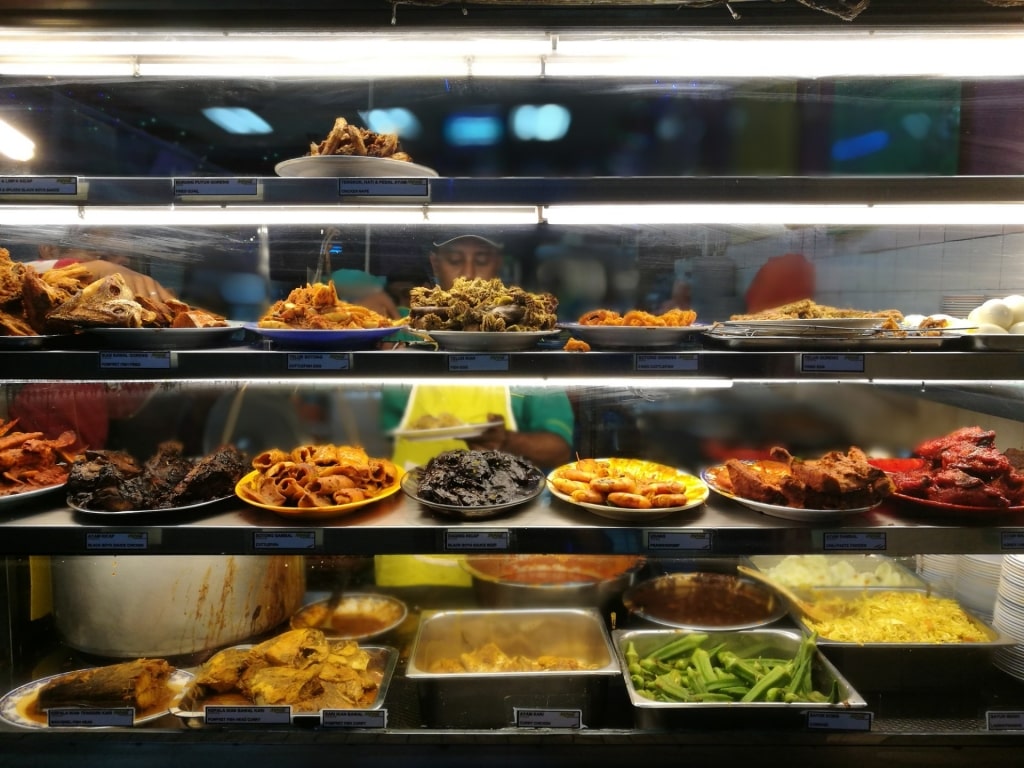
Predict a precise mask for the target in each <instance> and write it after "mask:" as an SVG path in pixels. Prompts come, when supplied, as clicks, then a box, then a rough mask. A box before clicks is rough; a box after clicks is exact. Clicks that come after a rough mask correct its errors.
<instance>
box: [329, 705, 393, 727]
mask: <svg viewBox="0 0 1024 768" xmlns="http://www.w3.org/2000/svg"><path fill="white" fill-rule="evenodd" d="M320 724H321V725H322V726H323V727H324V728H387V727H388V711H387V710H386V709H370V710H366V709H325V710H324V711H323V712H322V713H321V714H320Z"/></svg>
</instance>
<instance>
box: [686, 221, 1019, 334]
mask: <svg viewBox="0 0 1024 768" xmlns="http://www.w3.org/2000/svg"><path fill="white" fill-rule="evenodd" d="M783 253H802V254H804V256H806V257H807V258H808V259H810V260H811V261H812V262H813V264H814V266H815V272H816V277H817V293H816V295H815V297H814V298H815V300H816V301H818V302H819V303H822V304H828V305H831V306H838V307H854V308H857V309H888V308H895V309H899V310H901V311H902V312H903V313H904V314H911V313H920V314H931V313H935V312H948V313H950V314H956V315H959V314H961V313H959V312H956V311H952V310H954V309H956V308H958V307H967V309H970V308H971V307H973V306H976V305H977V304H979V303H981V301H983V300H984V299H986V298H991V297H1001V296H1006V295H1008V294H1011V293H1024V226H1007V227H987V228H971V227H961V226H957V227H939V226H929V227H886V228H877V229H863V228H849V229H834V228H824V227H806V228H800V229H780V230H779V231H778V232H777V233H775V234H774V235H771V236H767V237H762V238H759V239H753V240H748V241H747V242H743V243H731V244H730V245H729V246H728V247H727V248H726V249H725V254H724V256H725V258H726V259H727V260H728V261H729V262H730V263H731V264H732V265H734V266H735V269H736V283H737V287H736V295H737V297H742V296H743V294H744V292H745V291H746V288H747V286H748V285H749V284H750V281H751V280H753V278H754V275H755V274H756V273H757V271H758V269H760V268H761V266H762V265H763V264H764V262H765V261H766V260H767V259H769V258H770V257H772V256H777V255H779V254H783ZM697 269H698V270H699V269H700V266H698V267H697ZM963 314H966V311H964V312H963Z"/></svg>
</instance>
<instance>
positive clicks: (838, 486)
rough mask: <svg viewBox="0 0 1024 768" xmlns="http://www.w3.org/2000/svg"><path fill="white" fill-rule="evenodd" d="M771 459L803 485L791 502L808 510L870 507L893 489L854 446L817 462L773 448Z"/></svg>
mask: <svg viewBox="0 0 1024 768" xmlns="http://www.w3.org/2000/svg"><path fill="white" fill-rule="evenodd" d="M771 457H772V458H773V459H775V460H776V461H781V462H783V463H785V464H786V466H787V467H788V468H789V471H790V473H791V474H792V475H793V477H795V478H796V479H797V480H798V481H799V482H800V483H802V484H803V486H804V488H803V492H802V493H801V494H800V496H799V498H796V499H790V502H791V506H792V505H793V504H792V502H794V501H795V502H798V503H799V504H800V505H802V506H805V507H808V508H811V509H851V508H855V507H862V506H870V505H871V504H874V503H876V502H878V501H880V500H881V499H883V498H885V497H886V496H888V495H890V494H891V493H892V492H893V491H894V490H895V484H894V483H893V481H892V480H890V479H889V477H888V476H887V475H886V474H885V472H883V471H882V470H881V469H878V468H877V467H873V466H871V464H869V463H868V458H867V456H866V455H865V454H864V452H863V451H862V450H861V449H860V448H858V447H856V446H853V447H851V448H850V450H849V451H848V452H846V453H843V452H842V451H830V452H828V453H826V454H825V455H824V456H822V457H821V458H820V459H810V460H803V459H797V458H794V457H793V456H791V455H790V453H789V452H788V451H787V450H786V449H784V448H779V447H775V448H772V450H771Z"/></svg>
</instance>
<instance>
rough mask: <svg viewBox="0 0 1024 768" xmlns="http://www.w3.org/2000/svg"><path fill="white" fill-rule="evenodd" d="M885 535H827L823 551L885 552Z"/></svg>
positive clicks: (823, 543) (823, 542)
mask: <svg viewBox="0 0 1024 768" xmlns="http://www.w3.org/2000/svg"><path fill="white" fill-rule="evenodd" d="M885 548H886V541H885V534H884V533H826V534H825V536H824V539H823V541H822V549H824V550H825V551H826V552H851V551H863V550H866V551H870V552H879V551H885Z"/></svg>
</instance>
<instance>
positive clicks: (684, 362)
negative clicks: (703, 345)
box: [633, 354, 700, 371]
mask: <svg viewBox="0 0 1024 768" xmlns="http://www.w3.org/2000/svg"><path fill="white" fill-rule="evenodd" d="M633 367H634V368H635V369H636V370H638V371H696V370H699V369H700V358H699V357H697V355H660V354H659V355H634V356H633Z"/></svg>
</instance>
